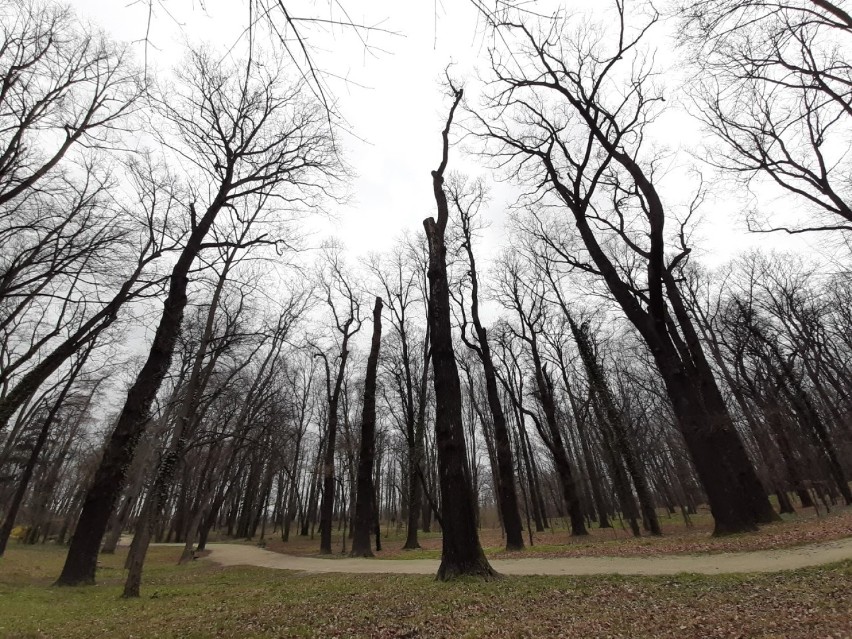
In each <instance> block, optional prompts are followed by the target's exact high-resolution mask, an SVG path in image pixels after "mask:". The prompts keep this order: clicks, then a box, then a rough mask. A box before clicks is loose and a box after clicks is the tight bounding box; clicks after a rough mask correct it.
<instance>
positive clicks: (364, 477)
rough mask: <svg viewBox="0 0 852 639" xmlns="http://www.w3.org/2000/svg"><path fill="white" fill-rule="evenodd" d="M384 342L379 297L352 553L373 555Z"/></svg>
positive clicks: (367, 380)
mask: <svg viewBox="0 0 852 639" xmlns="http://www.w3.org/2000/svg"><path fill="white" fill-rule="evenodd" d="M381 343H382V298H381V297H377V298H376V304H375V306H374V307H373V339H372V342H371V345H370V355H369V357H368V358H367V374H366V377H365V379H364V407H363V411H362V414H361V442H360V450H359V454H358V478H357V479H358V483H357V486H356V498H355V517H354V518H353V522H352V533H353V535H352V551H351V553H350V555H351V556H353V557H372V556H373V552H372V550H371V540H370V532H372V530H373V527H374V525H375V513H374V512H373V502H374V501H375V499H376V495H375V488H374V486H373V463H374V461H375V454H376V376H377V369H378V366H379V348H380V347H381Z"/></svg>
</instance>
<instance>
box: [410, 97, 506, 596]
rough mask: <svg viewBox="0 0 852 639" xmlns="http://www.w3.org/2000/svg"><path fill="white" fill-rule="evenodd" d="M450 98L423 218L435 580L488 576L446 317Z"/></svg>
mask: <svg viewBox="0 0 852 639" xmlns="http://www.w3.org/2000/svg"><path fill="white" fill-rule="evenodd" d="M453 94H454V96H453V97H454V100H453V106H452V107H451V109H450V113H449V116H448V118H447V124H446V127H445V128H444V130H443V132H442V138H443V157H442V160H441V164H440V165H439V167H438V169H437V170H436V171H433V172H432V188H433V191H434V195H435V201H436V204H437V207H438V220H437V222H436V221H435V219H434V218H427V219H426V220H424V222H423V226H424V228H425V230H426V237H427V239H428V241H429V271H428V277H429V328H430V330H431V334H432V369H433V371H434V373H433V377H434V387H435V443H436V444H437V448H438V477H439V481H440V489H441V520H442V521H441V527H442V529H443V547H442V551H441V565H440V567H439V568H438V579H440V580H441V581H446V580H449V579H453V578H455V577H458V576H461V575H479V576H483V577H486V578H488V577H493V576H495V575H496V574H497V573H495V571H494V570H493V569H492V568H491V565H490V564H489V563H488V560H487V559H486V558H485V553H483V552H482V547H481V546H480V544H479V533H478V531H477V528H476V503H475V497H474V495H473V491H472V489H471V478H470V469H469V468H468V465H467V451H466V446H465V439H464V424H463V423H462V396H461V385H460V382H459V373H458V368H457V367H456V359H455V353H454V352H453V334H452V326H451V322H450V291H449V283H448V280H447V257H446V245H445V243H444V233H445V230H446V227H447V220H448V218H449V207H448V204H447V196H446V194H445V193H444V187H443V185H444V169H445V168H446V166H447V157H448V154H449V140H448V136H449V131H450V125H451V124H452V120H453V113H454V112H455V109H456V107H457V106H458V104H459V102H461V99H462V91H461V90H455V89H453Z"/></svg>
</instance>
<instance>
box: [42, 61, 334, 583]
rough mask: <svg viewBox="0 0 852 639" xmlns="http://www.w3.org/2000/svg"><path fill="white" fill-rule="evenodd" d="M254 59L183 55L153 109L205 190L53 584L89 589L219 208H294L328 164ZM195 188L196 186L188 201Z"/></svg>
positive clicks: (271, 74)
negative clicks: (234, 63) (263, 202)
mask: <svg viewBox="0 0 852 639" xmlns="http://www.w3.org/2000/svg"><path fill="white" fill-rule="evenodd" d="M253 54H254V52H249V55H248V58H247V59H246V60H245V61H244V62H243V64H241V65H240V66H241V67H242V70H240V67H239V66H238V67H236V68H234V67H232V68H229V66H228V65H227V64H226V63H224V62H222V63H219V62H216V61H215V59H214V57H213V56H212V55H211V54H209V53H205V52H193V53H191V54H190V56H189V61H188V63H187V65H186V67H185V68H184V70H183V71H182V80H183V82H184V84H183V86H180V87H175V88H174V89H172V90H170V91H169V95H168V99H167V100H166V101H164V102H163V103H162V104H161V113H162V117H163V119H164V121H165V122H167V123H168V124H169V125H170V126H171V127H173V128H174V132H175V133H176V134H177V140H179V142H178V143H177V144H175V145H174V152H175V153H176V154H178V156H180V157H181V158H182V159H183V160H184V161H185V162H187V163H188V164H189V165H191V166H193V167H194V168H195V169H196V170H197V176H198V177H199V179H204V180H205V181H206V182H207V184H206V187H207V188H209V191H208V193H209V198H210V199H209V201H208V202H207V203H206V204H203V205H202V207H201V210H202V212H201V213H200V214H199V213H198V208H197V204H198V201H197V199H193V200H190V201H189V202H187V206H186V209H187V212H188V224H189V228H190V232H189V234H188V237H187V238H186V241H185V244H184V246H183V249H182V250H181V252H180V254H179V256H178V258H177V260H176V262H175V265H174V267H173V269H172V272H171V275H170V280H169V287H168V295H167V297H166V299H165V302H164V308H163V314H162V316H161V318H160V322H159V325H158V327H157V331H156V335H155V337H154V342H153V344H152V346H151V350H150V352H149V354H148V358H147V359H146V362H145V364H144V366H143V367H142V370H141V371H140V373H139V375H138V377H137V380H136V383H135V384H134V385H133V387H131V389H130V391H129V392H128V395H127V398H126V401H125V404H124V407H123V409H122V413H121V416H120V417H119V419H118V422H117V424H116V427H115V429H114V430H113V432H112V434H111V436H110V438H109V441H108V443H107V446H106V449H105V451H104V455H103V459H102V460H101V464H100V466H99V467H98V471H97V473H96V475H95V478H94V481H93V484H92V486H91V487H90V488H89V491H88V493H87V496H86V501H85V504H84V506H83V510H82V512H81V515H80V519H79V521H78V522H77V527H76V529H75V532H74V537H73V539H72V541H71V546H70V548H69V552H68V557H67V559H66V563H65V567H64V568H63V571H62V574H61V575H60V577H59V580H58V582H57V583H58V584H62V585H74V584H87V583H93V582H94V576H95V568H96V564H97V554H98V549H99V548H100V544H101V539H102V537H103V534H104V532H105V530H106V525H107V522H108V520H109V516H110V513H111V512H112V509H113V507H114V504H115V500H116V498H117V497H118V495H119V493H120V490H121V487H122V485H123V482H124V478H125V474H126V470H127V466H128V464H129V463H130V460H131V459H132V457H133V451H134V449H135V447H136V443H137V442H138V440H139V436H140V435H141V434H142V432H144V429H145V425H146V423H147V420H148V412H149V409H150V406H151V403H152V402H153V400H154V398H155V396H156V393H157V391H158V390H159V388H160V384H161V383H162V380H163V377H164V376H165V374H166V372H167V371H168V368H169V365H170V363H171V357H172V353H173V351H174V347H175V341H176V339H177V335H178V333H179V331H180V326H181V322H182V319H183V313H184V309H185V307H186V304H187V301H188V300H187V296H186V291H187V285H188V275H189V271H190V268H191V266H192V264H193V262H194V261H195V259H196V257H197V256H198V255H199V253H200V252H201V251H202V250H204V248H206V246H205V238H206V237H207V235H208V234H209V233H210V230H211V228H212V227H213V225H214V223H215V221H216V218H217V216H218V215H219V213H220V212H221V211H222V210H223V209H226V208H229V207H232V206H234V205H236V204H239V203H240V202H241V201H244V200H250V199H253V198H255V199H257V198H259V199H267V200H268V201H269V202H270V204H271V205H273V206H274V205H275V204H276V203H289V205H290V206H292V203H299V202H302V201H304V200H305V198H306V197H309V196H311V195H312V194H315V193H316V192H317V191H322V190H323V189H324V188H325V187H326V185H327V183H328V180H329V178H330V177H331V176H332V175H333V174H334V171H335V168H336V160H335V158H334V156H333V155H332V153H331V150H330V148H329V144H328V137H327V135H325V133H324V129H323V127H322V122H321V121H318V118H317V115H316V113H315V111H313V110H312V107H311V105H310V104H308V103H306V102H305V101H304V99H303V98H302V97H301V96H300V95H299V86H298V84H297V85H296V86H292V85H290V84H289V83H288V82H287V78H286V76H285V75H284V72H283V70H282V68H281V67H280V66H278V65H276V64H273V63H274V61H275V59H274V56H265V57H264V60H263V62H262V63H261V62H260V60H258V59H257V58H256V57H254V55H253ZM201 192H202V184H198V185H197V186H196V193H198V196H197V197H200V195H201Z"/></svg>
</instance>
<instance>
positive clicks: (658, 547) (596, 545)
mask: <svg viewBox="0 0 852 639" xmlns="http://www.w3.org/2000/svg"><path fill="white" fill-rule="evenodd" d="M690 519H691V521H690V524H691V525H690V526H687V525H685V522H684V521H683V519H682V518H681V517H679V516H677V517H676V516H671V517H666V516H664V515H662V516H661V518H660V523H661V525H662V529H663V536H662V537H651V536H648V535H643V536H642V537H633V536H632V534H631V533H630V530H629V528H625V527H623V526H622V525H621V524H620V523H618V522H616V523H615V525H614V527H612V528H597V527H590V528H589V535H588V536H586V537H572V536H571V534H570V531H569V530H568V529H567V528H566V525H565V523H564V522H561V521H558V522H557V521H552V522H551V523H553V524H554V527H553V528H549V529H547V530H546V531H544V532H542V533H535V534H534V535H533V545H530V544H529V539H528V538H527V537H526V536H525V538H524V541H525V542H526V544H527V546H526V548H525V549H524V550H523V551H522V552H520V553H518V552H511V553H510V552H506V550H505V542H504V540H503V537H502V531H501V530H500V528H497V527H490V528H482V529H481V530H480V531H479V535H480V541H481V543H482V547H483V549H484V550H485V554H486V555H487V556H488V558H489V559H516V558H518V557H525V558H541V559H550V558H556V557H583V558H585V557H648V556H657V555H677V554H699V553H700V554H705V553H731V552H748V551H756V550H773V549H781V548H790V547H794V546H802V545H808V544H816V543H822V542H828V541H834V540H838V539H844V538H849V537H852V508H850V507H846V508H841V507H837V508H833V509H832V511H831V513H829V514H826V513H825V510H824V509H820V511H819V512H816V511H815V510H814V509H813V508H807V509H800V510H799V511H798V512H797V513H796V514H795V515H784V516H783V520H782V521H780V522H777V523H774V524H768V525H765V526H761V528H760V530H758V531H757V532H752V533H745V534H741V535H726V536H723V537H713V535H712V533H713V519H712V518H711V517H710V515H709V513H708V512H706V511H704V510H702V511H700V512H699V514H698V515H694V516H692V517H691V518H690ZM297 533H298V530H296V529H295V527H294V530H291V533H290V540H289V541H287V542H283V541H281V537H280V535H278V534H273V535H270V534H267V535H266V539H265V541H264V544H265V548H266V549H267V550H272V551H274V552H280V553H286V554H288V555H298V556H319V553H318V551H319V532H318V531H317V532H316V536H315V537H314V538H313V539H312V538H311V537H310V536H304V537H303V536H301V535H298V534H297ZM418 538H419V541H420V546H421V548H420V549H418V550H402V546H403V544H404V543H405V529H404V528H400V527H397V526H394V525H384V526H383V527H382V550H381V551H380V552H376V553H375V555H376V558H377V559H405V560H417V559H439V558H440V556H441V535H440V533H436V532H432V533H420V534H419V535H418ZM222 541H226V540H225V539H222ZM227 541H231V540H227ZM344 541H345V542H346V543H345V544H344ZM332 542H333V548H334V549H335V550H336V552H335V554H334V555H333V556H335V557H342V556H345V553H344V552H343V549H344V547H345V548H347V549H348V548H349V546H350V545H351V541H350V540H348V539H347V540H344V538H343V532H342V531H341V530H336V531H334V535H333V539H332ZM243 543H248V544H253V543H254V542H243Z"/></svg>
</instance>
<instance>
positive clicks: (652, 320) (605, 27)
mask: <svg viewBox="0 0 852 639" xmlns="http://www.w3.org/2000/svg"><path fill="white" fill-rule="evenodd" d="M474 4H476V3H474ZM477 6H478V5H477ZM478 9H479V11H480V14H481V18H482V24H483V25H484V26H483V28H484V29H485V30H486V35H487V36H488V37H489V40H488V41H489V42H490V45H489V47H488V50H487V51H488V55H487V64H486V68H485V69H484V70H483V71H482V75H483V79H484V80H485V82H483V89H482V91H481V94H480V95H479V96H478V98H477V103H476V104H474V103H473V102H474V101H473V100H468V99H466V97H465V88H464V87H463V83H462V81H461V80H460V79H459V78H454V77H452V74H451V73H450V72H449V71H448V73H447V75H446V78H445V82H444V90H445V93H446V102H447V113H446V119H445V121H444V123H443V124H444V126H443V130H442V131H441V132H440V136H438V134H437V133H438V132H436V142H438V141H440V143H441V145H440V149H441V154H440V156H439V157H436V158H435V160H437V168H436V169H434V170H433V171H432V172H431V184H432V192H433V195H434V201H433V202H423V203H418V206H423V208H424V210H430V209H431V210H433V211H435V214H434V215H433V216H431V217H428V218H427V219H426V220H424V223H423V229H422V230H419V229H411V230H410V231H409V232H408V233H407V234H405V235H404V236H403V237H401V238H399V239H398V241H396V242H395V244H394V246H393V248H392V249H390V250H388V251H386V252H384V253H380V254H370V255H367V256H362V257H361V258H359V259H356V258H354V257H353V256H352V255H351V254H350V253H349V250H350V249H351V248H352V247H346V246H344V245H343V244H341V243H340V242H339V241H337V240H328V241H326V242H324V243H323V244H322V246H321V247H320V248H318V249H309V248H308V243H307V241H306V238H305V237H304V231H303V229H304V222H305V221H306V220H307V219H309V216H312V215H316V214H317V211H318V210H321V209H328V210H333V209H334V208H335V207H336V206H337V205H338V203H339V202H340V201H341V200H342V198H343V195H344V192H345V189H346V186H347V184H348V183H349V179H350V176H351V172H350V169H349V167H347V165H346V163H345V162H344V160H343V159H342V158H341V154H340V149H339V143H338V141H337V140H336V138H335V135H334V132H333V129H332V128H330V127H332V126H333V124H332V120H331V118H330V117H329V114H328V112H327V110H326V108H325V106H324V105H325V102H324V100H325V96H318V95H316V92H315V91H312V90H311V87H310V85H309V80H308V78H307V76H306V75H305V74H304V73H300V72H299V69H298V68H294V64H293V61H292V60H291V59H290V58H289V57H288V55H287V51H285V50H281V49H280V47H279V46H277V44H280V43H276V41H275V39H274V38H271V39H270V42H269V43H268V45H265V46H264V47H261V46H259V45H258V40H260V39H261V38H259V36H258V37H254V36H253V37H252V38H250V39H249V41H248V42H247V43H245V46H242V47H237V48H236V49H234V50H231V51H230V52H228V53H227V54H223V53H222V52H220V51H217V50H214V49H213V48H210V47H199V48H194V49H193V48H191V49H189V50H188V51H187V52H186V55H185V58H184V61H183V62H182V64H181V65H180V66H179V67H178V68H177V69H176V70H175V72H174V73H173V74H172V75H171V76H168V77H166V76H164V77H162V78H156V77H154V78H152V77H151V75H150V74H149V73H148V70H147V69H143V68H140V67H139V65H138V64H137V63H136V62H134V60H133V58H132V56H131V55H129V53H128V49H127V48H126V47H125V46H123V45H121V44H119V43H115V42H113V41H111V40H110V39H109V38H108V37H107V36H106V35H104V34H102V33H101V32H99V31H97V30H96V29H94V28H93V27H91V26H89V25H86V24H84V23H82V22H81V21H80V20H79V19H78V18H77V17H76V16H75V15H74V14H73V12H72V11H71V10H70V9H69V8H67V7H63V6H60V5H57V4H53V3H42V2H31V3H17V2H15V3H4V4H3V5H2V15H3V18H4V19H3V21H2V23H3V26H2V41H0V75H2V83H0V247H2V252H0V254H1V255H2V256H0V330H2V334H3V336H2V346H0V349H2V350H0V495H2V500H0V504H2V506H0V517H2V524H0V554H2V551H4V550H5V548H6V547H7V544H8V542H9V540H10V538H11V537H12V535H13V533H15V536H16V537H19V538H21V539H22V540H23V541H24V542H26V543H44V542H47V541H56V542H57V543H60V544H68V555H67V559H66V563H65V566H64V568H63V571H62V573H61V575H60V576H59V578H58V581H57V583H58V584H60V585H75V584H87V583H94V580H95V573H96V567H97V557H98V554H99V553H100V552H114V551H115V548H116V546H117V544H118V542H119V539H120V537H121V535H122V534H123V533H132V534H133V542H132V545H131V548H130V552H129V554H128V558H127V568H128V576H127V581H126V585H125V596H129V597H133V596H138V595H139V592H140V588H141V582H142V574H143V568H144V563H145V557H146V553H147V550H148V547H149V544H150V543H151V542H152V541H173V542H175V541H176V542H179V543H183V544H184V546H185V547H184V552H183V553H182V557H181V561H187V560H189V559H190V558H191V557H192V556H193V552H194V551H197V550H203V549H204V547H205V545H206V544H207V543H208V541H209V539H210V537H211V535H214V534H215V535H217V536H219V537H231V538H245V539H255V538H260V539H264V538H267V537H269V536H272V535H279V536H280V537H281V539H282V540H283V541H285V542H286V541H288V540H289V539H290V538H291V536H293V535H302V536H310V537H311V538H314V535H315V534H316V535H317V536H318V537H319V542H318V550H319V551H320V552H322V553H331V552H334V551H335V548H333V537H334V534H333V533H334V530H335V528H336V529H337V530H340V531H342V544H343V546H342V550H344V551H347V552H350V553H351V554H353V555H355V556H370V555H372V552H373V550H372V549H373V548H377V549H378V548H379V547H380V545H381V543H382V537H381V534H380V533H381V526H382V522H384V523H385V526H386V527H387V526H391V525H395V526H397V527H398V528H399V529H400V530H401V529H402V528H403V527H404V528H405V530H406V541H405V544H404V547H405V548H407V549H414V548H417V547H419V541H418V533H419V532H420V531H431V530H433V529H440V531H441V532H442V543H443V552H442V562H441V567H440V569H439V573H438V576H439V578H441V579H451V578H453V577H455V576H457V575H460V574H477V575H481V576H484V577H486V578H490V577H493V576H495V573H494V571H493V569H492V568H491V567H490V566H489V564H488V562H487V560H486V558H485V555H484V553H483V551H482V548H481V545H480V542H479V537H478V530H479V527H480V526H481V525H483V522H484V521H485V520H487V519H488V518H489V517H490V516H492V515H493V516H494V517H495V523H497V524H499V526H500V527H501V529H502V532H503V536H504V540H505V545H506V549H507V550H510V551H518V550H522V549H523V548H524V547H525V545H527V544H533V543H534V539H535V538H534V533H535V532H542V531H544V530H545V529H547V528H552V527H554V526H559V525H561V523H560V522H564V523H565V524H566V527H567V528H568V530H569V533H568V534H571V535H575V536H582V535H586V534H588V530H589V528H591V527H592V526H596V527H600V528H606V527H611V526H615V525H623V526H625V527H629V529H630V530H631V532H632V534H633V535H636V536H640V535H642V534H650V535H660V534H662V527H661V517H663V516H673V515H674V516H679V517H682V518H683V519H684V520H685V521H686V522H689V521H690V517H691V516H692V515H694V514H696V513H697V512H698V511H699V508H700V507H701V506H702V505H703V504H707V505H708V506H709V510H710V513H711V514H712V516H713V519H714V525H715V533H716V534H727V533H736V532H744V531H749V530H754V529H756V528H757V526H759V525H760V524H763V523H768V522H771V521H775V520H777V519H778V518H779V514H778V512H780V513H792V512H795V511H796V510H797V509H798V508H809V507H817V508H823V509H830V508H833V507H834V504H836V503H845V504H847V505H848V504H850V503H852V493H850V487H849V472H850V471H849V468H850V461H852V447H850V442H852V431H850V428H852V417H850V416H852V400H850V389H852V376H850V373H851V372H852V371H850V366H852V341H850V335H852V331H850V326H852V324H851V323H850V321H852V317H850V312H849V302H850V291H852V287H850V270H849V266H848V255H844V256H843V257H842V258H840V259H839V261H835V262H825V261H821V262H820V261H817V260H809V259H806V258H804V257H802V256H797V255H788V254H781V253H773V252H769V251H753V252H750V253H747V254H744V255H742V256H741V257H739V258H736V259H734V260H733V261H732V262H730V263H728V264H725V265H723V266H721V267H717V268H714V269H709V268H707V267H706V266H704V265H703V264H702V263H701V262H700V260H698V259H697V258H696V257H695V256H694V254H693V251H695V249H696V248H700V246H699V245H698V243H697V242H696V241H695V240H694V236H695V230H696V226H697V224H696V223H697V219H698V218H699V217H700V216H701V215H703V214H706V213H705V211H708V210H711V209H712V208H713V202H712V201H711V200H712V196H713V195H714V194H715V193H716V192H718V189H719V188H722V187H725V188H727V187H735V188H736V190H737V191H738V192H740V193H744V194H748V195H749V198H750V200H749V204H748V206H744V209H745V210H744V217H745V219H746V221H747V222H748V224H749V225H750V228H752V229H753V230H754V231H755V232H765V233H769V232H786V233H790V234H799V233H804V232H809V233H813V232H821V233H823V234H824V237H826V238H830V241H832V242H835V243H836V244H838V245H842V244H843V242H846V245H847V247H848V238H849V236H848V232H849V230H850V227H849V221H850V219H852V217H850V214H849V209H848V205H847V204H846V201H847V199H848V194H847V193H846V192H845V188H846V187H845V183H846V180H845V176H846V170H847V169H846V158H845V156H846V152H847V150H848V145H847V143H846V142H845V141H844V140H845V133H846V132H847V129H846V126H847V122H848V116H849V115H850V113H852V111H850V109H849V104H850V102H849V97H850V92H849V86H850V82H852V80H850V78H851V77H852V76H850V74H849V69H850V67H849V66H848V64H847V63H846V61H845V57H844V44H845V38H846V37H847V36H848V35H849V31H850V29H852V19H850V17H849V15H848V14H847V13H846V12H845V11H844V10H843V9H842V7H840V6H838V5H834V4H832V3H829V2H824V1H820V2H811V1H804V0H803V1H801V2H797V3H793V4H790V3H783V4H782V3H778V4H775V3H765V2H761V3H754V2H751V1H750V0H706V1H704V2H701V3H688V4H687V5H684V6H682V7H679V6H675V5H672V6H671V7H669V8H668V10H667V11H668V13H666V14H661V13H659V12H658V11H657V10H656V9H655V8H654V7H653V6H652V5H650V4H645V3H627V2H621V1H616V2H615V3H614V4H613V5H612V6H611V7H610V8H609V9H608V10H607V12H606V13H605V14H603V15H602V17H601V16H597V17H596V16H590V17H589V16H585V17H584V16H576V15H574V16H569V15H564V14H563V13H561V12H556V13H554V14H552V15H547V16H544V15H541V14H537V13H533V12H531V11H530V10H529V9H528V8H525V7H524V6H520V7H513V6H512V5H511V4H505V5H501V6H500V8H499V10H488V9H486V8H485V7H484V6H481V7H480V6H478ZM667 25H668V26H671V25H676V27H677V29H678V34H679V42H678V47H679V48H678V51H679V52H682V54H683V59H684V62H683V70H684V74H683V75H684V76H685V79H684V80H683V84H682V86H681V87H680V88H681V89H682V91H681V93H682V94H683V96H682V97H681V98H678V101H679V104H678V105H677V108H679V109H681V111H682V112H685V113H687V114H689V115H690V116H691V117H693V118H694V119H696V120H697V121H698V122H700V123H701V124H702V125H703V127H704V131H705V133H706V134H707V137H708V140H709V142H708V143H707V145H706V149H705V150H704V151H703V156H702V158H701V160H702V165H701V166H703V167H704V170H705V171H711V172H712V175H713V182H718V185H721V187H720V186H718V185H716V184H710V183H709V182H707V181H705V180H704V179H703V178H700V177H697V178H696V177H694V175H692V174H689V175H688V176H686V172H685V171H681V170H680V169H679V168H674V169H672V168H671V167H672V166H673V165H675V164H676V162H675V158H676V156H677V152H676V151H672V150H669V149H666V148H664V147H663V146H662V142H661V140H662V139H663V138H662V137H661V133H660V123H663V122H665V121H666V117H667V114H668V112H669V110H670V109H672V108H675V107H672V106H671V105H669V104H668V102H673V101H675V98H674V97H673V96H672V95H671V94H670V93H671V88H670V86H669V85H667V84H666V83H665V82H664V78H662V77H661V68H662V66H661V65H660V64H659V63H658V62H657V60H656V57H655V51H654V48H653V42H654V37H655V34H658V33H661V32H663V30H664V29H665V28H666V27H667ZM257 33H258V34H260V33H262V32H261V31H258V32H257ZM460 137H464V139H465V144H466V145H467V146H469V147H470V150H471V152H472V157H475V158H477V159H479V161H480V164H481V166H482V167H483V169H484V170H485V172H486V174H487V175H490V176H493V177H494V178H496V179H504V180H509V181H511V182H512V183H514V184H515V185H516V187H517V188H518V189H519V192H520V193H521V195H520V196H519V197H518V199H517V201H516V202H515V203H514V204H513V205H512V206H511V207H510V211H509V213H508V221H507V224H506V233H505V234H506V242H505V246H504V247H503V248H501V249H500V250H499V251H498V252H497V253H496V255H489V256H486V255H485V249H484V243H483V241H482V229H483V227H484V226H485V225H486V224H487V219H486V217H487V211H488V206H489V199H488V197H489V194H488V186H487V181H486V179H485V178H475V177H471V176H465V175H462V174H460V173H458V172H455V171H453V170H452V158H453V156H454V154H457V153H458V152H459V151H458V149H457V146H458V145H457V144H456V141H457V140H458V139H459V138H460ZM433 166H434V164H433ZM424 179H425V177H424ZM683 184H687V185H688V186H687V187H686V188H684V187H683ZM714 189H715V190H714ZM699 228H700V227H699ZM371 306H372V309H371ZM371 310H372V312H371ZM370 335H371V337H370ZM770 495H774V498H775V499H774V501H775V505H773V503H772V502H771V501H770ZM619 522H620V523H619ZM350 537H351V544H350V548H349V549H347V548H346V544H347V542H348V541H349V539H350Z"/></svg>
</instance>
